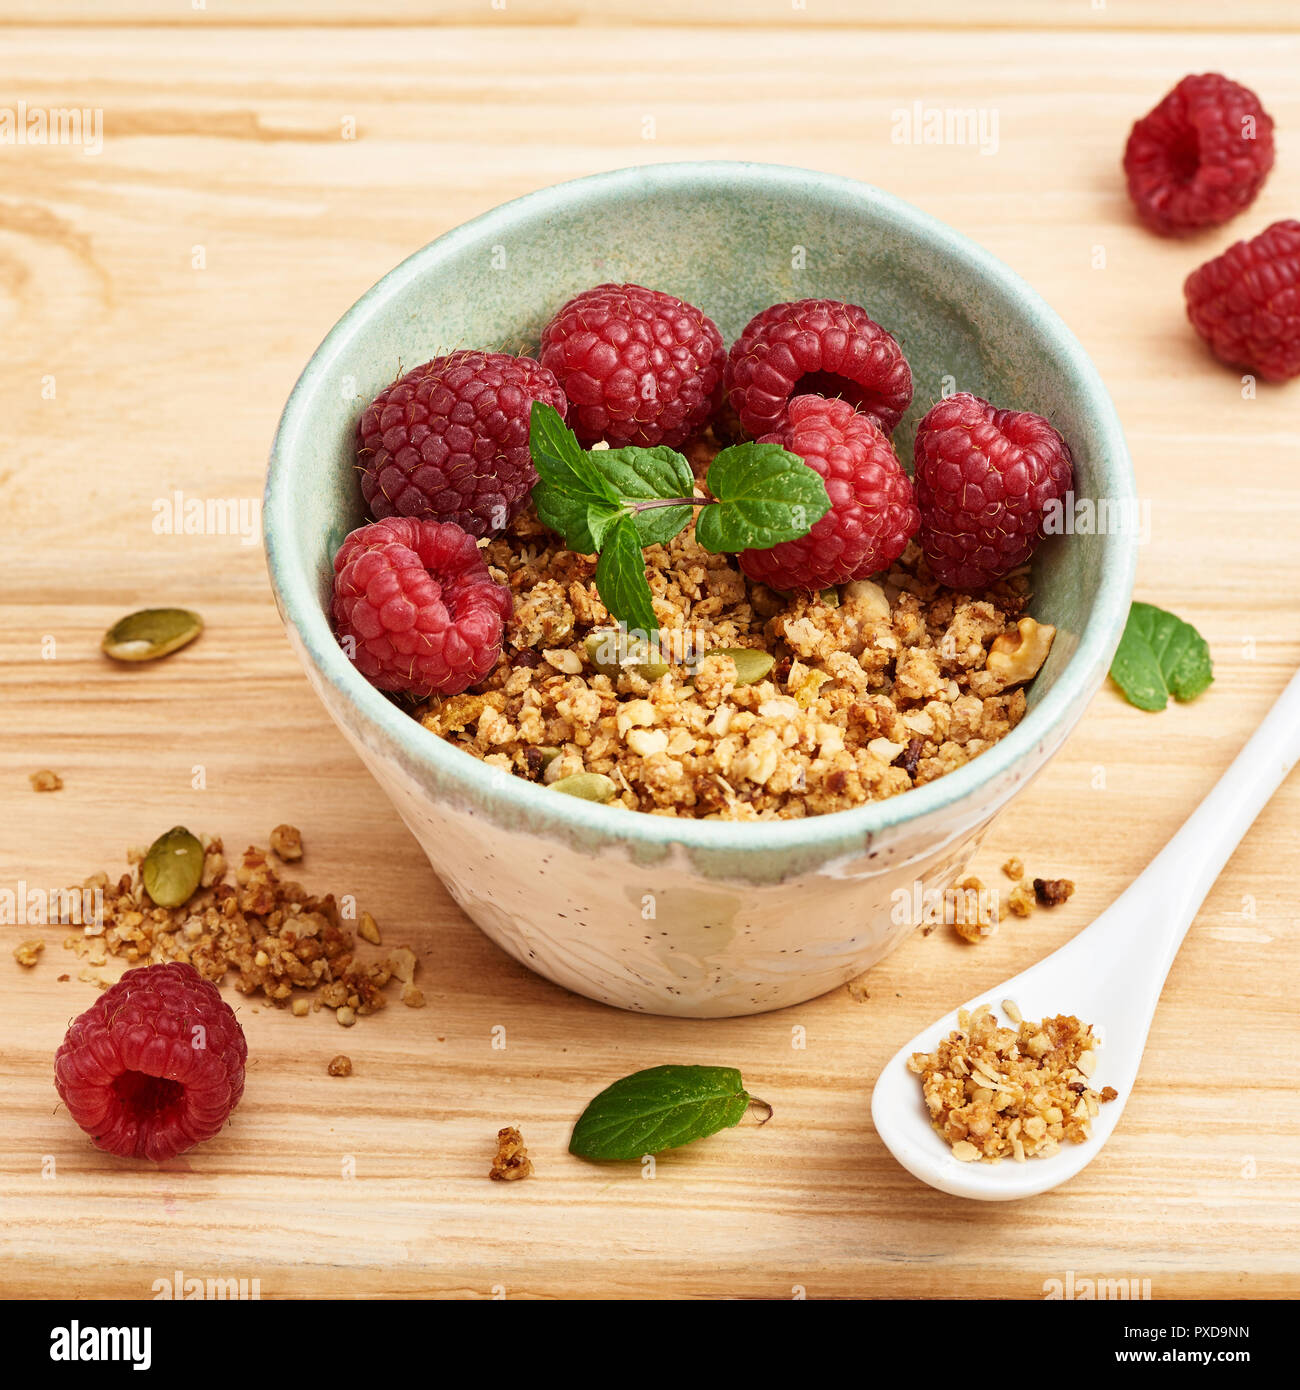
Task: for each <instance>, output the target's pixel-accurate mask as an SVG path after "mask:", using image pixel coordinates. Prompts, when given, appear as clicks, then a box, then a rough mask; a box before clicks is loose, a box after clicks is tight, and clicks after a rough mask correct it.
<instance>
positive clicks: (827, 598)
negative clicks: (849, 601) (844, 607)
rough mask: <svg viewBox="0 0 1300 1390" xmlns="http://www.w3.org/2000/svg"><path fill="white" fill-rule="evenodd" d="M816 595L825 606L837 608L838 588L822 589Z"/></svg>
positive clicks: (838, 599)
mask: <svg viewBox="0 0 1300 1390" xmlns="http://www.w3.org/2000/svg"><path fill="white" fill-rule="evenodd" d="M818 597H819V598H820V599H821V601H822V602H823V603H824V604H825V605H826V607H827V608H838V607H839V606H840V591H839V590H838V589H823V590H822V591H821V593H820V594H819V595H818Z"/></svg>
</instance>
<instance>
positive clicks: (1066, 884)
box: [1034, 878, 1074, 907]
mask: <svg viewBox="0 0 1300 1390" xmlns="http://www.w3.org/2000/svg"><path fill="white" fill-rule="evenodd" d="M1073 892H1074V884H1073V883H1072V882H1071V881H1070V880H1069V879H1068V878H1036V879H1035V880H1034V897H1035V898H1037V899H1038V903H1039V906H1040V907H1056V906H1058V905H1059V904H1061V903H1063V902H1065V900H1066V899H1067V898H1069V897H1070V896H1071V894H1073Z"/></svg>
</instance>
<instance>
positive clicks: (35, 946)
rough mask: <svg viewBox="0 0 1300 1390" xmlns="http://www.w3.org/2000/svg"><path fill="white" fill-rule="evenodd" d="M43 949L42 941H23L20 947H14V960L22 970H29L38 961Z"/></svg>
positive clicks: (43, 943)
mask: <svg viewBox="0 0 1300 1390" xmlns="http://www.w3.org/2000/svg"><path fill="white" fill-rule="evenodd" d="M44 949H45V942H43V941H24V942H23V943H22V944H21V945H19V946H15V947H14V959H15V960H16V961H17V962H18V964H19V965H21V966H23V967H24V969H27V970H30V969H31V968H32V966H34V965H35V964H36V962H37V961H38V960H39V959H40V954H41V952H42V951H43V950H44Z"/></svg>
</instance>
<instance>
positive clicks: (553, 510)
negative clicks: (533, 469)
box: [533, 478, 612, 555]
mask: <svg viewBox="0 0 1300 1390" xmlns="http://www.w3.org/2000/svg"><path fill="white" fill-rule="evenodd" d="M594 505H596V504H594V503H592V502H590V501H589V500H588V499H587V496H586V494H580V495H578V496H574V495H573V494H571V493H568V492H564V491H563V490H561V489H560V488H558V487H556V486H554V485H553V484H552V483H548V482H545V481H543V480H542V479H540V478H539V479H538V481H537V482H536V483H534V484H533V506H535V507H536V508H537V515H538V518H539V519H540V520H541V521H542V523H543V524H544V525H546V526H549V527H550V528H551V530H552V531H556V532H558V533H559V534H560V535H561V536H563V537H564V543H565V545H567V546H568V547H569V549H570V550H572V551H575V552H576V553H577V554H579V555H594V554H595V553H596V549H597V546H596V541H595V538H594V537H593V536H592V534H591V529H590V527H589V525H588V520H587V514H588V510H589V509H590V508H591V507H593V506H594ZM611 505H612V504H611Z"/></svg>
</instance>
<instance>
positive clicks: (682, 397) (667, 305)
mask: <svg viewBox="0 0 1300 1390" xmlns="http://www.w3.org/2000/svg"><path fill="white" fill-rule="evenodd" d="M725 357H726V354H725V352H724V351H723V347H722V334H721V333H719V332H718V328H717V325H716V324H715V323H714V322H713V320H712V319H711V318H709V317H708V316H707V315H706V314H704V313H702V312H701V311H700V310H699V309H697V308H695V307H694V305H691V304H687V303H686V302H685V301H684V300H681V299H677V298H675V297H674V296H673V295H671V294H664V293H663V292H662V291H660V290H648V289H646V288H645V287H644V286H642V285H614V284H607V285H597V286H596V287H595V288H594V289H590V290H585V291H583V293H582V294H580V295H576V296H575V297H574V298H573V299H571V300H569V302H568V303H567V304H565V305H564V306H563V307H562V308H561V309H560V310H559V311H558V312H557V313H556V315H555V317H554V318H553V319H551V321H550V323H548V324H547V325H546V327H545V328H544V329H543V330H542V348H541V359H542V365H543V366H545V367H548V368H549V369H550V370H551V371H552V372H553V373H554V374H555V377H556V379H557V380H558V381H559V383H560V385H561V387H562V388H563V390H564V394H565V396H566V397H567V398H568V401H569V407H570V417H569V427H570V428H571V429H572V430H573V432H574V434H576V435H577V436H578V439H579V441H580V442H581V443H583V444H588V445H590V444H595V443H598V442H599V441H601V440H605V441H607V442H608V443H609V445H610V446H611V447H612V448H616V449H617V448H620V447H623V446H624V445H629V444H635V445H640V446H643V447H648V448H653V447H654V446H655V445H657V444H663V445H666V446H667V447H669V448H672V449H675V448H677V447H678V446H679V445H681V444H684V443H685V442H686V441H687V440H688V439H690V438H691V436H692V435H695V434H698V433H699V432H700V431H701V430H702V429H703V428H704V427H705V425H707V424H708V422H709V417H710V416H711V415H712V414H713V412H714V410H715V409H716V408H717V406H718V403H719V401H720V399H721V394H722V364H723V362H724V360H725Z"/></svg>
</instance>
